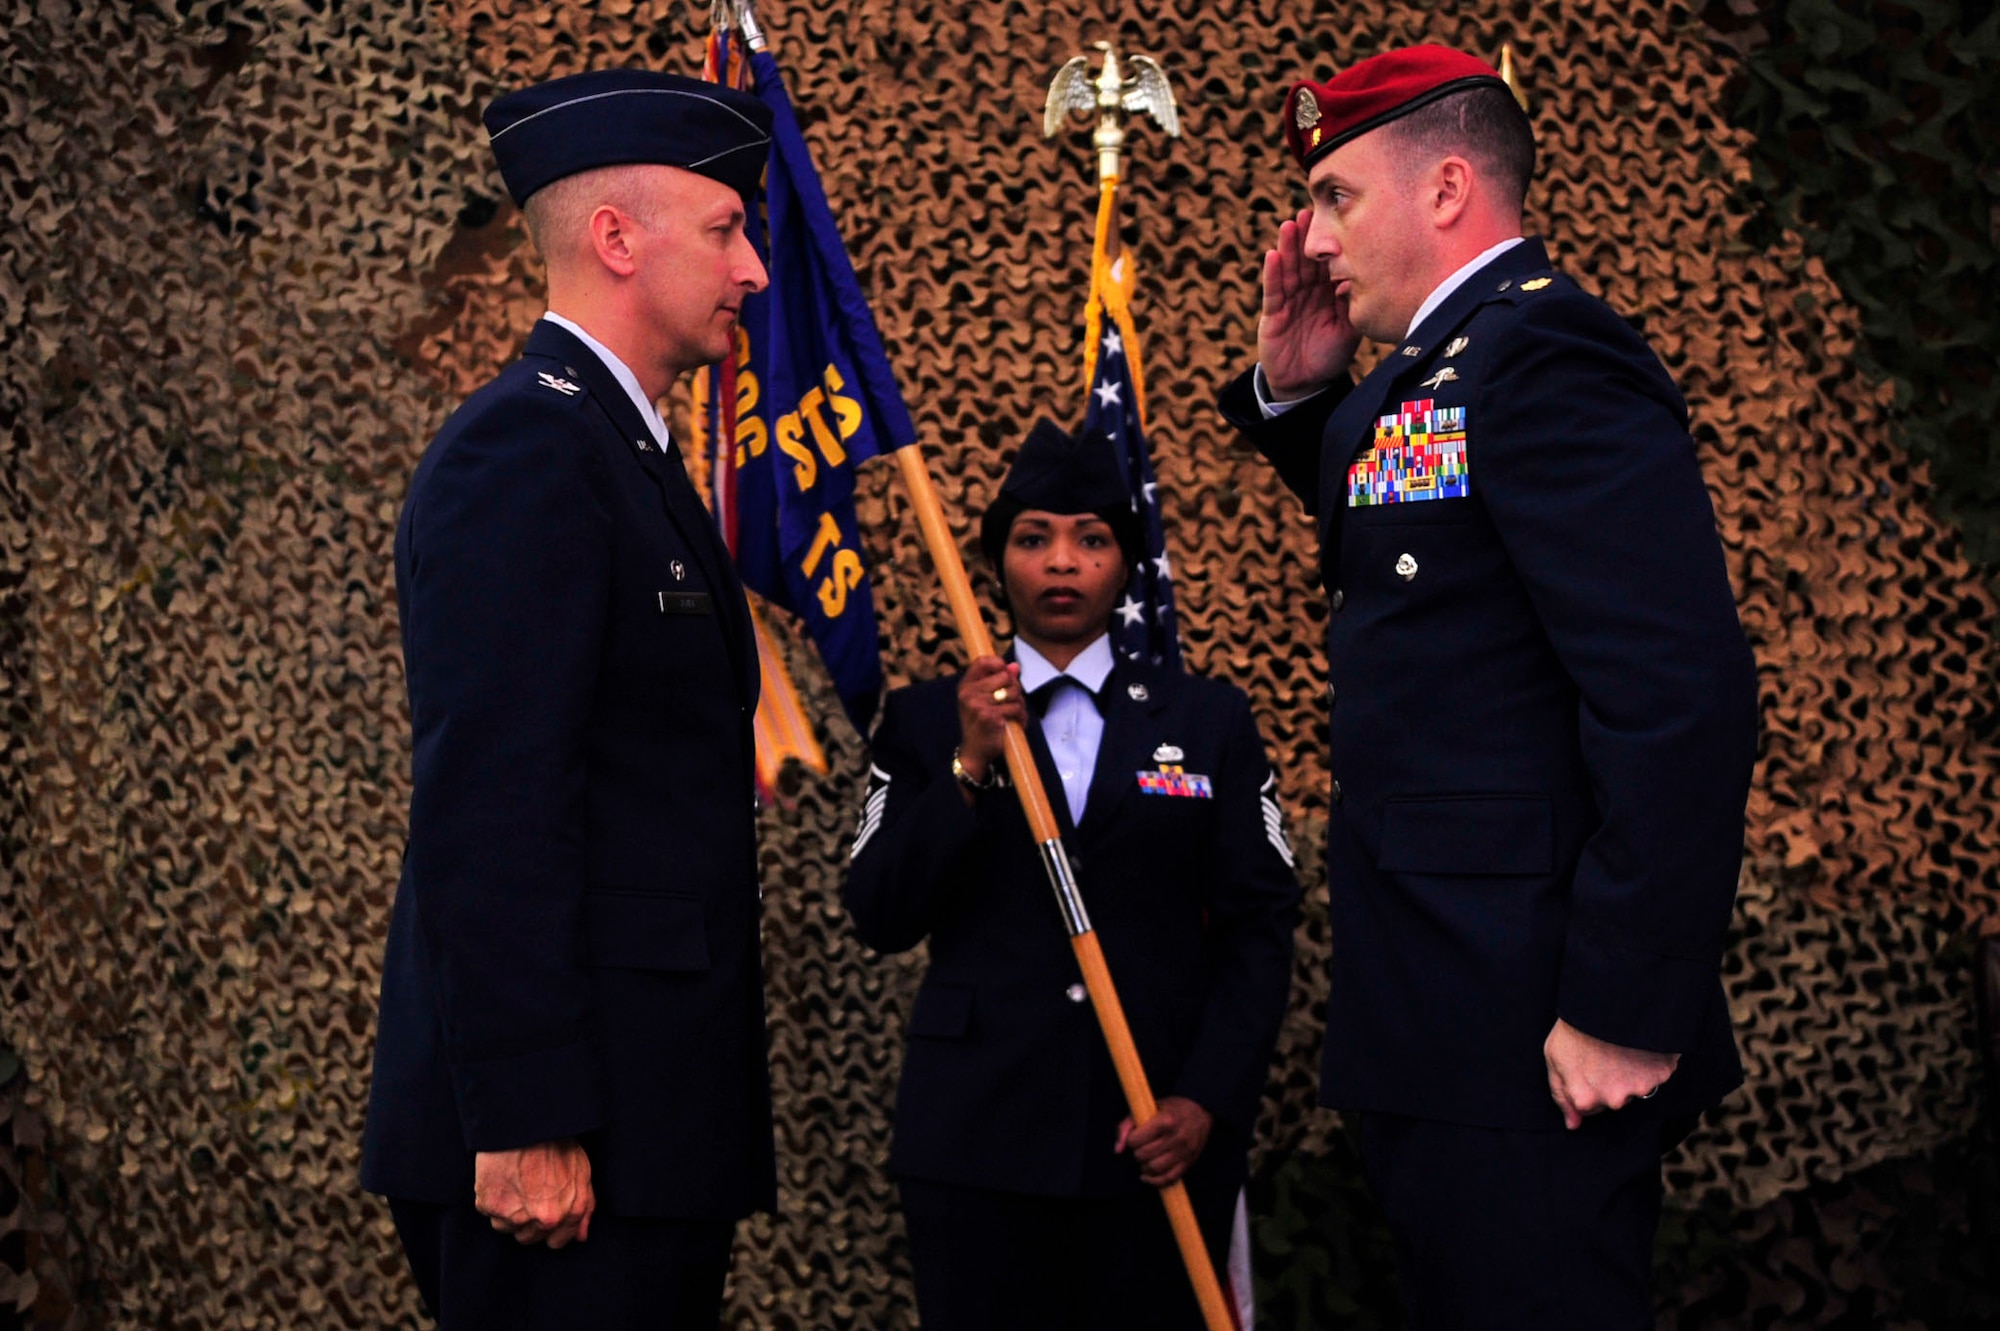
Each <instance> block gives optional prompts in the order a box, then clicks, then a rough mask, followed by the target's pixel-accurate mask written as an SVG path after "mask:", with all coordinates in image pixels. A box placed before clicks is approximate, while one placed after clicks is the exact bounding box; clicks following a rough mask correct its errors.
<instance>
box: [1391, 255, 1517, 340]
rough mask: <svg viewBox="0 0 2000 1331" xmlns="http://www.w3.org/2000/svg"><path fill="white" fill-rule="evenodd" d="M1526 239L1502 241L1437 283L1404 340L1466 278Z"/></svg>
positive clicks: (1407, 338)
mask: <svg viewBox="0 0 2000 1331" xmlns="http://www.w3.org/2000/svg"><path fill="white" fill-rule="evenodd" d="M1526 239H1527V237H1526V236H1515V237H1514V238H1513V239H1512V240H1503V241H1501V242H1500V243H1499V244H1498V245H1495V246H1494V247H1493V248H1491V249H1489V250H1487V251H1485V252H1484V253H1482V254H1481V255H1479V257H1478V258H1476V259H1474V260H1473V261H1472V262H1471V263H1468V264H1466V265H1465V267H1463V268H1461V269H1459V270H1458V271H1457V272H1455V273H1453V274H1452V275H1451V276H1450V277H1447V278H1446V279H1445V280H1444V281H1442V282H1440V283H1438V287H1437V290H1435V291H1433V292H1431V294H1430V295H1429V296H1427V297H1425V298H1424V303H1423V304H1421V305H1419V306H1417V317H1416V318H1414V319H1412V320H1410V331H1409V332H1407V333H1405V334H1403V338H1404V340H1405V341H1408V340H1409V339H1410V338H1411V337H1414V336H1415V335H1416V331H1417V329H1418V328H1419V327H1421V326H1422V325H1423V322H1424V320H1426V319H1428V318H1430V317H1431V315H1432V314H1433V313H1434V312H1435V311H1436V310H1437V307H1438V306H1440V305H1442V304H1444V303H1445V302H1446V301H1447V300H1450V299H1451V293H1452V292H1454V291H1456V290H1458V289H1459V288H1460V287H1462V286H1464V285H1465V282H1466V279H1467V278H1469V277H1471V276H1472V275H1473V274H1474V273H1476V272H1478V271H1479V270H1480V269H1482V268H1484V267H1485V266H1486V265H1487V264H1489V263H1492V262H1493V261H1494V260H1495V259H1497V258H1499V257H1500V256H1501V255H1503V254H1505V253H1506V252H1507V251H1508V250H1511V249H1513V248H1514V247H1515V246H1516V245H1518V244H1520V243H1521V242H1522V241H1524V240H1526Z"/></svg>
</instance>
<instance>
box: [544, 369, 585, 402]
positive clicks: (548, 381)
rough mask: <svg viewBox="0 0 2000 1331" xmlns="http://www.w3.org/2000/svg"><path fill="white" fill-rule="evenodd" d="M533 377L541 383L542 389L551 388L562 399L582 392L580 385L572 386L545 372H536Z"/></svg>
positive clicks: (567, 381) (568, 382)
mask: <svg viewBox="0 0 2000 1331" xmlns="http://www.w3.org/2000/svg"><path fill="white" fill-rule="evenodd" d="M535 377H536V378H537V379H539V380H541V381H542V387H544V388H553V389H555V390H556V392H558V393H561V394H562V395H563V396H564V397H575V396H576V395H577V394H578V393H581V392H582V391H583V385H582V384H573V383H571V382H570V381H569V380H567V379H558V378H557V377H556V376H555V375H553V374H550V373H549V372H548V371H547V370H536V371H535Z"/></svg>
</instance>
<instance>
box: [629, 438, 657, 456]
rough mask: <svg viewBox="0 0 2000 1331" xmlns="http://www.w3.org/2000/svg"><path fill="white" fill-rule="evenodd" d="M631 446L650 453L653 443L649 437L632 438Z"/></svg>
mask: <svg viewBox="0 0 2000 1331" xmlns="http://www.w3.org/2000/svg"><path fill="white" fill-rule="evenodd" d="M632 447H634V448H636V449H638V450H639V451H640V452H641V453H650V452H652V451H653V443H652V441H651V440H650V439H634V440H633V441H632Z"/></svg>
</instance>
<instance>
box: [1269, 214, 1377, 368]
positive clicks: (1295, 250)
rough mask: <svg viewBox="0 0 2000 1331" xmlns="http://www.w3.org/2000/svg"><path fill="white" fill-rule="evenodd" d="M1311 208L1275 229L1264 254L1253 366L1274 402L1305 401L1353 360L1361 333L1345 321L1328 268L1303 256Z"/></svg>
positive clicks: (1343, 307)
mask: <svg viewBox="0 0 2000 1331" xmlns="http://www.w3.org/2000/svg"><path fill="white" fill-rule="evenodd" d="M1311 225H1312V209H1310V208H1307V209H1305V210H1304V211H1303V212H1301V213H1300V214H1299V215H1298V217H1297V218H1296V219H1295V220H1293V221H1290V222H1286V223H1284V224H1283V225H1282V226H1280V227H1279V228H1278V244H1277V248H1275V249H1272V250H1268V251H1266V252H1265V254H1264V311H1263V315H1262V317H1261V318H1259V319H1258V320H1257V362H1258V364H1260V365H1262V366H1263V367H1264V382H1265V385H1266V386H1267V387H1268V388H1269V389H1270V391H1271V395H1272V396H1273V397H1274V398H1276V399H1277V400H1278V401H1280V402H1283V401H1288V400H1291V399H1293V398H1301V397H1309V396H1311V395H1312V394H1314V393H1317V392H1318V391H1319V390H1320V389H1322V388H1325V387H1326V386H1327V385H1328V384H1330V383H1332V382H1333V381H1334V380H1335V379H1336V378H1338V377H1339V376H1340V375H1342V374H1344V373H1346V371H1347V367H1348V365H1349V364H1351V363H1352V362H1353V360H1354V349H1355V348H1356V347H1358V346H1360V345H1361V334H1360V333H1358V332H1356V331H1355V329H1354V325H1353V324H1351V323H1349V322H1348V321H1347V298H1346V297H1345V296H1342V295H1340V294H1339V291H1338V288H1337V287H1336V286H1335V284H1334V282H1333V280H1332V279H1331V278H1329V277H1328V276H1327V273H1326V264H1325V263H1323V262H1321V261H1320V260H1318V259H1314V258H1312V257H1310V256H1308V255H1307V254H1306V252H1305V243H1306V231H1307V229H1308V228H1309V227H1311Z"/></svg>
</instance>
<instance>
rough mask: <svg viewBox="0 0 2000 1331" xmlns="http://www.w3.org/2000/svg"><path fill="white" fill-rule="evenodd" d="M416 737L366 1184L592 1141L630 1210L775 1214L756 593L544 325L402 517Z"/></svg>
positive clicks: (454, 1173) (402, 590) (635, 432)
mask: <svg viewBox="0 0 2000 1331" xmlns="http://www.w3.org/2000/svg"><path fill="white" fill-rule="evenodd" d="M396 590H397V602H398V607H399V609H400V612H401V616H402V631H403V656H404V666H405V671H406V674H407V677H408V685H409V697H410V720H411V725H412V730H413V732H414V741H415V756H414V770H413V777H414V791H413V795H412V798H411V806H410V831H409V846H408V851H407V854H406V857H405V860H404V865H403V874H402V880H401V883H400V884H399V886H398V888H397V892H396V904H395V910H394V915H393V918H392V920H391V922H390V929H389V943H388V951H387V956H386V958H385V961H384V964H383V976H382V999H381V1019H380V1030H379V1033H378V1035H377V1040H376V1047H375V1073H374V1082H373V1085H372V1087H371V1089H370V1095H369V1104H368V1123H367V1132H366V1138H365V1143H364V1147H363V1153H362V1183H363V1186H364V1187H366V1188H368V1189H369V1190H370V1191H373V1192H378V1193H382V1194H385V1195H389V1196H395V1197H402V1198H407V1199H409V1200H412V1201H423V1202H440V1203H448V1204H453V1203H466V1202H469V1201H470V1200H471V1197H472V1166H473V1153H474V1152H475V1151H486V1150H501V1149H509V1148H515V1147H522V1146H528V1145H531V1144H533V1143H536V1142H542V1141H547V1140H551V1139H554V1138H562V1137H578V1138H580V1139H581V1140H582V1141H583V1143H584V1144H585V1146H586V1148H587V1149H588V1151H589V1154H590V1156H591V1161H592V1166H593V1177H592V1182H593V1184H594V1186H595V1189H596V1193H597V1198H598V1204H599V1205H600V1206H602V1207H606V1208H608V1209H609V1212H610V1213H611V1214H621V1215H634V1216H663V1217H682V1218H730V1219H733V1218H736V1217H739V1216H742V1215H744V1214H747V1213H749V1212H751V1211H753V1210H757V1209H767V1208H769V1207H770V1206H771V1205H772V1204H773V1201H774V1193H775V1170H774V1162H773V1155H772V1134H771V1110H770V1084H769V1071H768V1063H767V1058H766V1042H765V1033H764V1006H763V978H762V969H761V960H760V956H759V943H758V925H759V892H758V882H757V865H756V828H755V821H754V813H753V791H754V787H753V762H754V758H753V749H752V739H751V718H752V714H753V712H754V710H755V707H756V701H757V683H758V673H757V656H756V650H755V647H754V645H753V642H752V638H751V633H750V626H749V618H748V612H747V609H746V606H745V603H744V598H743V591H742V588H741V586H740V584H739V583H738V582H737V579H736V575H735V572H734V570H733V569H732V568H731V566H730V561H729V558H728V554H727V552H726V550H725V548H724V547H723V545H722V542H721V539H720V537H719V535H718V534H717V532H716V530H715V527H714V524H713V522H712V521H711V520H710V519H709V517H708V516H707V513H706V510H705V509H703V507H702V505H701V501H700V499H699V497H698V496H697V495H696V493H695V491H694V489H693V487H692V486H691V485H690V484H689V482H688V480H687V476H686V473H685V472H684V471H683V469H682V467H681V463H680V461H679V458H678V455H677V454H676V455H671V456H669V455H663V454H662V453H661V451H660V449H659V447H658V446H657V444H656V443H655V442H654V440H653V438H652V435H651V434H650V432H649V431H648V429H647V427H646V424H645V422H644V421H643V419H642V418H641V416H640V415H639V412H638V409H637V408H636V407H635V406H634V404H633V402H632V400H631V398H629V397H628V396H627V395H626V394H625V392H624V391H623V390H622V389H621V388H620V387H619V384H618V381H617V380H616V379H615V378H614V377H613V376H612V374H611V372H610V370H609V369H607V368H606V367H605V365H604V364H603V363H602V362H601V361H600V360H599V359H598V358H597V357H596V355H595V354H593V353H592V352H591V351H590V349H589V348H588V347H587V346H585V344H583V343H582V342H581V341H580V340H579V339H577V338H576V337H574V336H573V335H572V334H570V333H569V332H568V331H566V330H564V329H563V328H561V327H559V326H558V325H555V324H552V323H549V322H547V321H543V322H542V323H540V324H538V325H537V326H536V327H535V329H534V331H533V333H532V335H531V336H530V337H529V339H528V345H527V349H526V353H525V354H524V355H523V357H522V358H521V359H520V360H519V361H517V362H515V363H514V364H513V365H511V366H509V367H508V368H507V369H506V370H505V371H503V372H502V373H501V374H500V376H499V377H498V378H497V379H495V380H494V381H493V382H492V383H490V384H488V385H487V386H486V387H484V388H482V389H480V390H479V391H478V392H477V393H475V394H474V395H473V396H472V397H471V398H470V399H468V400H467V401H466V402H465V404H464V405H463V406H461V407H460V408H459V409H458V411H457V412H455V413H454V414H453V415H452V417H451V419H450V420H449V421H447V422H446V423H445V426H444V428H443V430H441V431H440V432H439V434H438V436H437V438H436V439H435V440H434V441H433V442H432V443H431V446H430V448H429V449H428V450H427V451H426V452H425V454H424V457H423V460H422V461H421V462H420V463H419V464H418V467H417V470H416V473H415V476H414V477H413V479H412V480H411V483H410V489H409V494H408V496H407V498H406V499H405V501H404V505H403V512H402V518H401V521H400V523H399V524H398V526H397V530H396Z"/></svg>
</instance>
